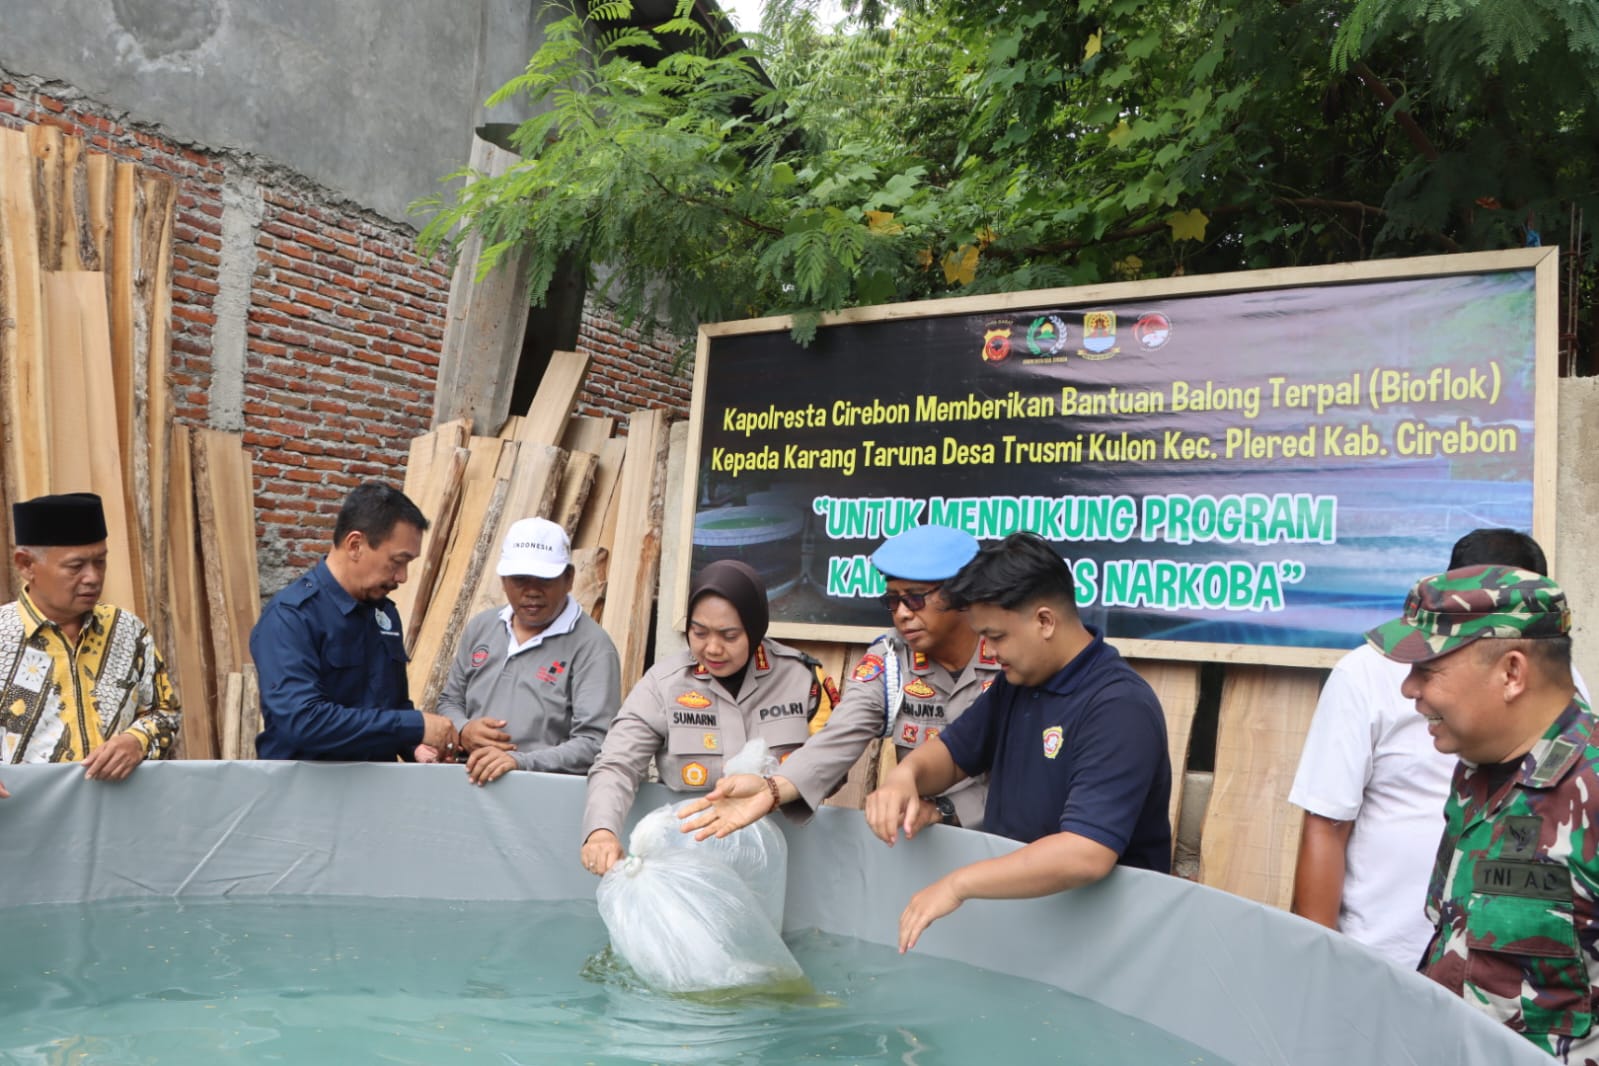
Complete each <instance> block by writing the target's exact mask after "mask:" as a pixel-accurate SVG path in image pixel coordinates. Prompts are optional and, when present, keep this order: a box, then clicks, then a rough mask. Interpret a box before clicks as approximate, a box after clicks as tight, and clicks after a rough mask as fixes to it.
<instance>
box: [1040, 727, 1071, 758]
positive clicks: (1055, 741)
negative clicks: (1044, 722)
mask: <svg viewBox="0 0 1599 1066" xmlns="http://www.w3.org/2000/svg"><path fill="white" fill-rule="evenodd" d="M1064 743H1066V732H1065V730H1063V729H1061V727H1060V726H1058V725H1052V726H1050V727H1049V728H1048V729H1046V730H1044V758H1046V759H1053V758H1054V757H1055V756H1057V755H1059V754H1060V746H1061V745H1062V744H1064Z"/></svg>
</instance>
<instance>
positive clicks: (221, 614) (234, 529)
mask: <svg viewBox="0 0 1599 1066" xmlns="http://www.w3.org/2000/svg"><path fill="white" fill-rule="evenodd" d="M192 437H193V449H194V452H193V456H194V486H195V493H194V495H195V504H196V514H197V515H198V517H199V526H200V561H201V564H202V566H203V569H204V572H205V601H206V607H207V610H208V613H209V619H210V624H211V640H212V649H213V655H214V656H215V662H216V670H217V672H218V673H219V674H227V673H239V672H241V671H242V670H243V669H244V664H245V663H247V662H249V661H250V630H251V628H252V627H253V626H254V625H255V621H256V619H257V618H259V617H260V616H261V586H260V575H259V569H258V567H257V566H256V558H255V543H256V541H255V535H256V532H255V479H254V476H253V474H252V470H251V463H250V458H249V455H248V453H246V452H245V450H244V447H243V445H242V444H241V443H240V438H239V437H238V436H237V435H236V434H232V433H223V432H221V431H220V430H214V429H196V430H193V431H192Z"/></svg>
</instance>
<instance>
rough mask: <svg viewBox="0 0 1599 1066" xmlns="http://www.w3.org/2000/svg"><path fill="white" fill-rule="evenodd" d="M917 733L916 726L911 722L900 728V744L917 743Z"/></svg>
mask: <svg viewBox="0 0 1599 1066" xmlns="http://www.w3.org/2000/svg"><path fill="white" fill-rule="evenodd" d="M916 732H917V730H916V726H915V725H914V724H913V723H911V722H906V723H905V724H904V725H902V726H900V730H899V742H900V743H901V744H914V743H916Z"/></svg>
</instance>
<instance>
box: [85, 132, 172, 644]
mask: <svg viewBox="0 0 1599 1066" xmlns="http://www.w3.org/2000/svg"><path fill="white" fill-rule="evenodd" d="M94 158H95V159H96V160H106V159H107V157H106V156H102V155H96V156H95V157H94ZM98 169H101V170H104V169H105V168H104V167H100V168H98ZM109 176H110V180H111V190H110V196H111V217H110V220H109V221H110V232H109V233H108V234H106V238H107V240H108V241H109V248H108V249H107V255H106V264H107V267H106V289H107V295H106V304H107V307H108V308H109V309H110V323H111V381H112V384H113V385H114V386H115V388H116V396H117V440H118V442H119V444H120V446H121V449H122V481H123V484H125V485H126V486H128V488H129V489H130V490H131V491H130V492H129V493H128V502H129V527H130V528H131V529H134V530H136V531H137V533H138V537H139V544H140V548H141V549H142V548H144V547H145V545H147V544H149V543H150V495H149V484H148V480H146V483H145V485H144V489H143V491H140V489H139V486H138V482H137V474H136V470H135V468H136V467H137V466H139V464H137V463H136V462H135V460H134V457H135V456H136V455H137V454H139V453H140V452H143V453H144V455H145V459H146V465H145V470H144V472H145V475H146V478H147V479H148V474H149V470H148V465H147V464H148V455H149V448H148V445H147V444H146V443H145V442H144V441H143V440H139V441H135V437H134V434H135V424H136V418H137V415H136V410H135V409H136V408H137V406H138V404H139V401H140V399H141V395H140V393H141V389H140V385H139V383H140V380H141V379H142V377H143V375H141V374H140V373H139V371H138V369H137V368H136V367H135V362H136V360H137V357H136V355H135V353H134V337H133V299H134V295H133V252H134V244H135V241H134V227H135V225H136V224H137V218H136V217H135V216H136V204H135V200H134V195H133V193H134V166H133V164H132V163H123V164H121V165H119V166H117V167H115V168H114V169H113V170H112V171H111V173H110V175H109ZM141 554H142V553H141ZM154 554H156V553H153V552H152V553H150V555H154ZM140 565H141V567H142V569H143V572H142V575H141V576H142V577H143V578H144V583H145V586H146V587H147V588H148V587H150V585H151V584H152V582H151V577H152V575H153V573H154V566H153V565H152V560H151V559H150V558H148V557H145V558H144V559H142V560H141V563H140ZM155 613H159V612H155ZM153 626H154V623H152V627H153ZM156 632H158V633H159V632H160V631H159V630H156ZM157 643H160V641H159V640H158V641H157Z"/></svg>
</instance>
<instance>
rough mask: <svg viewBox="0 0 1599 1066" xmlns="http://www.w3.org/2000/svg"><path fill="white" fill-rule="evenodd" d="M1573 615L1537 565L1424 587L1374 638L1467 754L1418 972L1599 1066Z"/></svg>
mask: <svg viewBox="0 0 1599 1066" xmlns="http://www.w3.org/2000/svg"><path fill="white" fill-rule="evenodd" d="M1570 630H1571V613H1570V611H1569V609H1568V608H1567V606H1566V597H1565V594H1564V593H1563V592H1562V591H1561V589H1560V586H1559V585H1557V584H1555V583H1554V582H1553V581H1551V580H1549V579H1548V578H1546V577H1541V576H1539V575H1537V574H1535V573H1532V572H1531V571H1527V570H1517V569H1513V568H1510V567H1503V566H1479V567H1466V568H1463V569H1459V570H1451V571H1449V572H1448V573H1445V574H1439V575H1437V576H1434V577H1430V578H1427V579H1426V580H1424V581H1422V582H1420V583H1419V584H1417V585H1416V587H1415V588H1414V589H1413V590H1411V593H1410V596H1409V598H1408V599H1407V601H1406V603H1405V613H1404V616H1403V617H1401V618H1399V619H1396V620H1394V621H1392V622H1388V623H1386V624H1384V625H1382V626H1379V627H1377V628H1376V629H1373V630H1371V631H1370V632H1369V633H1367V634H1366V639H1367V640H1368V641H1369V642H1370V643H1371V644H1372V645H1373V646H1374V647H1375V648H1376V649H1377V650H1378V651H1380V652H1382V653H1383V654H1384V655H1386V656H1388V657H1389V658H1390V659H1394V660H1396V661H1399V662H1404V663H1409V664H1410V665H1411V670H1410V674H1409V676H1408V677H1407V678H1406V679H1405V682H1404V685H1403V688H1402V691H1403V692H1404V694H1405V696H1406V697H1407V698H1409V699H1414V700H1415V701H1416V710H1417V711H1418V712H1419V713H1421V714H1422V715H1424V716H1426V718H1427V720H1428V723H1429V724H1428V732H1429V733H1430V734H1431V735H1432V737H1433V744H1434V746H1435V747H1437V748H1438V750H1439V751H1442V752H1448V753H1453V754H1456V755H1458V756H1459V757H1460V763H1459V765H1458V766H1457V768H1456V770H1455V777H1454V781H1453V784H1452V787H1451V790H1450V795H1449V798H1448V800H1447V802H1446V804H1445V808H1444V835H1443V840H1442V841H1441V843H1440V845H1439V848H1438V860H1437V864H1436V865H1435V866H1434V868H1433V875H1432V883H1431V885H1430V887H1429V889H1428V897H1427V914H1428V917H1429V918H1431V919H1432V920H1433V922H1434V925H1435V931H1434V933H1433V938H1432V941H1431V943H1430V944H1429V945H1428V948H1427V952H1426V954H1425V956H1424V957H1423V959H1422V964H1421V971H1422V972H1423V973H1424V974H1426V975H1427V976H1429V977H1431V978H1432V979H1433V980H1435V981H1437V982H1438V983H1440V984H1442V985H1443V986H1445V987H1446V988H1449V989H1450V990H1452V991H1453V992H1455V993H1456V994H1457V995H1460V996H1462V997H1463V998H1464V999H1465V1001H1466V1002H1467V1003H1469V1004H1471V1005H1472V1006H1474V1007H1476V1008H1478V1009H1479V1010H1482V1011H1484V1012H1485V1013H1487V1014H1490V1015H1491V1016H1493V1017H1494V1018H1496V1019H1498V1020H1499V1021H1501V1022H1503V1023H1504V1024H1505V1025H1507V1026H1509V1027H1510V1028H1511V1029H1513V1030H1515V1031H1516V1032H1519V1033H1522V1034H1523V1035H1525V1036H1526V1037H1527V1039H1528V1040H1530V1041H1532V1043H1533V1044H1535V1045H1536V1046H1538V1047H1539V1048H1541V1049H1542V1050H1544V1051H1546V1052H1548V1053H1549V1054H1551V1055H1553V1056H1555V1057H1556V1058H1557V1059H1559V1060H1560V1061H1562V1062H1567V1063H1582V1064H1587V1066H1599V1032H1596V1031H1595V1029H1594V1003H1595V996H1596V993H1599V988H1596V986H1595V981H1596V979H1599V943H1596V941H1599V839H1596V838H1595V837H1594V836H1593V834H1594V832H1595V827H1594V826H1593V825H1592V814H1593V812H1594V811H1595V810H1596V809H1599V743H1596V741H1595V739H1594V736H1593V731H1594V719H1593V717H1592V714H1591V712H1590V711H1589V709H1588V707H1587V705H1586V704H1585V703H1584V702H1583V701H1582V700H1581V699H1580V698H1578V697H1577V696H1576V694H1575V688H1574V686H1573V683H1572V677H1571V638H1570V636H1569V633H1570Z"/></svg>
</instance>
